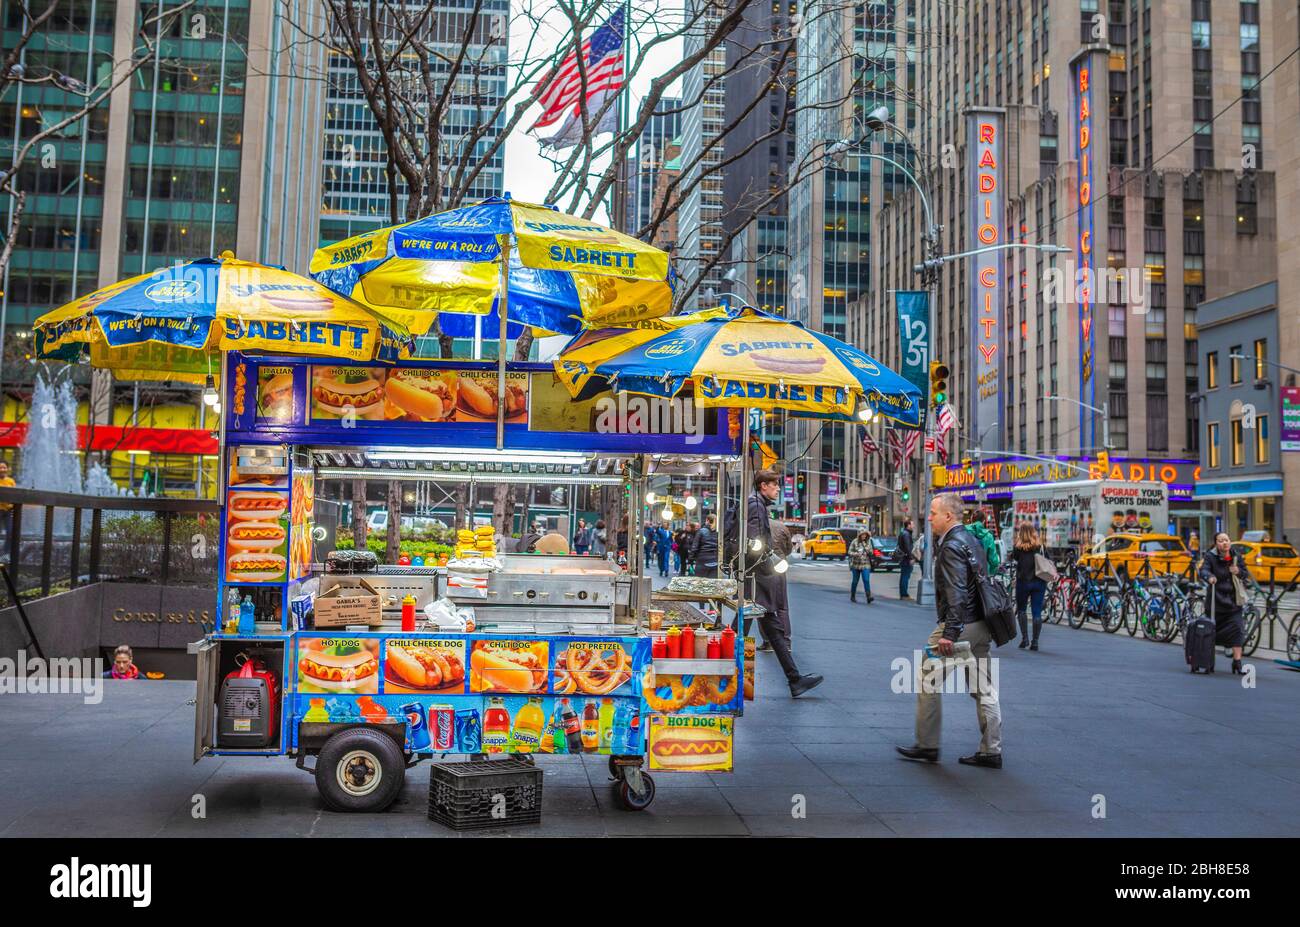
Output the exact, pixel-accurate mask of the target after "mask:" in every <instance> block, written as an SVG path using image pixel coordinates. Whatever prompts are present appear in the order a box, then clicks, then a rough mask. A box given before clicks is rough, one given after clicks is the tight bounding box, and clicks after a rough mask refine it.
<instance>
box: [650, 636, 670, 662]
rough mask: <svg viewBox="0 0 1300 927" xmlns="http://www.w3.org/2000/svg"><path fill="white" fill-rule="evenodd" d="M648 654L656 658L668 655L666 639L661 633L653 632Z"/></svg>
mask: <svg viewBox="0 0 1300 927" xmlns="http://www.w3.org/2000/svg"><path fill="white" fill-rule="evenodd" d="M650 656H651V657H654V658H655V659H656V660H658V659H662V658H664V657H666V656H668V639H667V638H666V637H664V635H662V634H655V635H653V636H652V637H651V638H650Z"/></svg>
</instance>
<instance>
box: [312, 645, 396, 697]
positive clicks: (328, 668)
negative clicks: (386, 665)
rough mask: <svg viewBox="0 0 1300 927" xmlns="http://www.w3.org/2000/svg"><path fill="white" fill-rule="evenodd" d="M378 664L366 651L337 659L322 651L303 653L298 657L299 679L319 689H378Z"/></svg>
mask: <svg viewBox="0 0 1300 927" xmlns="http://www.w3.org/2000/svg"><path fill="white" fill-rule="evenodd" d="M378 672H379V661H378V660H377V659H376V658H375V655H374V654H373V653H371V652H370V651H369V650H359V651H356V652H355V653H349V654H344V655H343V656H338V655H337V654H333V653H326V652H324V651H321V650H304V651H302V653H301V655H300V656H299V658H298V676H299V679H301V680H302V681H303V682H307V683H310V684H311V685H312V686H315V687H316V688H318V689H328V690H331V691H335V692H346V691H349V690H359V689H361V688H365V689H367V690H368V691H371V692H373V691H375V689H376V688H378V685H377V682H376V680H377V676H376V674H377V673H378Z"/></svg>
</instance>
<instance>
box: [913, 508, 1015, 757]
mask: <svg viewBox="0 0 1300 927" xmlns="http://www.w3.org/2000/svg"><path fill="white" fill-rule="evenodd" d="M961 520H962V502H961V498H960V497H959V496H958V495H957V494H956V493H940V494H939V495H937V496H935V497H934V499H933V500H932V501H931V503H930V528H931V532H932V534H933V536H934V537H935V538H936V539H937V540H936V543H935V551H934V580H935V582H934V586H935V590H934V591H935V605H936V607H937V609H938V618H939V623H938V625H937V627H935V629H934V631H933V632H932V633H931V634H930V637H929V639H928V640H927V641H926V651H925V659H924V660H922V661H921V665H920V666H918V667H917V679H916V683H917V688H916V743H915V744H913V745H912V746H911V747H897V748H896V749H897V750H898V752H899V754H901V755H902V756H903V757H905V758H906V759H909V760H921V761H923V762H928V763H935V762H938V760H939V731H940V724H941V721H942V717H943V713H942V707H941V703H940V701H939V699H940V698H941V696H942V692H943V689H944V688H945V686H944V683H945V682H946V681H947V679H948V675H949V673H950V672H952V671H953V670H954V669H964V670H965V674H966V690H967V692H969V694H970V696H971V698H973V699H975V710H976V713H977V714H978V716H979V726H980V746H979V750H978V751H976V752H975V753H974V754H972V755H970V756H963V757H960V758H959V760H958V762H960V763H963V764H965V765H967V766H983V767H985V768H988V769H1001V768H1002V707H1001V705H1000V704H999V702H998V692H997V687H996V685H995V684H994V678H993V677H994V675H995V674H994V673H993V672H992V666H991V663H990V658H989V645H990V644H991V643H992V635H991V634H990V633H989V630H988V627H987V626H986V625H985V623H984V621H983V619H982V618H981V617H980V613H979V580H980V578H981V576H982V575H984V572H985V570H986V569H987V566H986V564H985V560H984V550H983V548H982V547H981V545H980V543H979V542H978V541H977V540H976V539H975V538H974V537H973V536H972V535H971V534H970V532H969V531H967V530H966V529H965V528H964V527H962V524H961Z"/></svg>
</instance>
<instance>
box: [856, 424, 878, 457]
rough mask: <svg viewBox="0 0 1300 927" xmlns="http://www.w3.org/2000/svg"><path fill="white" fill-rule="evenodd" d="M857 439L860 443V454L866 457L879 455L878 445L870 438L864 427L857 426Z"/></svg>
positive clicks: (869, 433)
mask: <svg viewBox="0 0 1300 927" xmlns="http://www.w3.org/2000/svg"><path fill="white" fill-rule="evenodd" d="M858 439H859V440H860V441H861V442H862V453H864V454H867V455H871V454H879V453H880V445H878V444H877V443H876V442H875V439H874V438H872V437H871V432H869V431H867V428H866V426H865V425H859V426H858Z"/></svg>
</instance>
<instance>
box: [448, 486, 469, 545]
mask: <svg viewBox="0 0 1300 927" xmlns="http://www.w3.org/2000/svg"><path fill="white" fill-rule="evenodd" d="M469 509H470V506H469V483H459V484H457V486H456V524H454V525H452V526H451V527H452V531H453V533H454V532H456V531H459V530H460V529H461V528H466V527H469Z"/></svg>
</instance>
